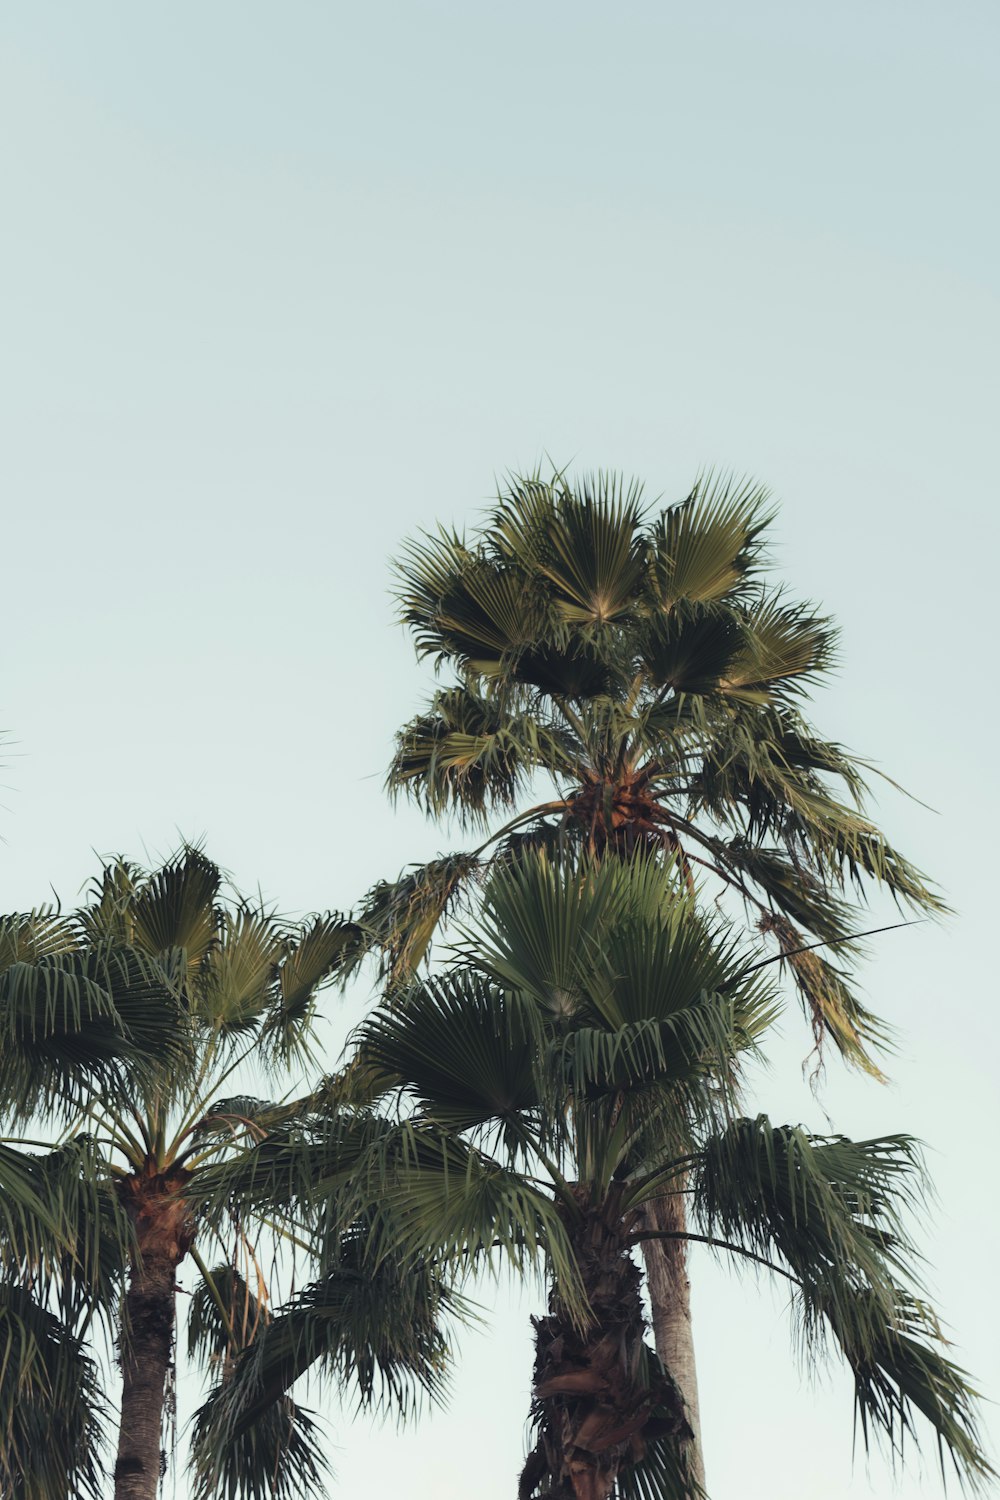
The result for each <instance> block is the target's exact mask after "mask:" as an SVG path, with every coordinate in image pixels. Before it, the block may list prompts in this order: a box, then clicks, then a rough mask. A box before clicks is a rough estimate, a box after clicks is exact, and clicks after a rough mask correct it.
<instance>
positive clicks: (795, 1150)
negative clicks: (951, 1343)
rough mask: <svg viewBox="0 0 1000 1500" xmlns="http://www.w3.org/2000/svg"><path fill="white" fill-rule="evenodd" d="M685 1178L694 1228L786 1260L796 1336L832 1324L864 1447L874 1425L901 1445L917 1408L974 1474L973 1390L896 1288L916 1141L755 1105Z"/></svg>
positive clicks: (924, 1314) (913, 1184) (917, 1184)
mask: <svg viewBox="0 0 1000 1500" xmlns="http://www.w3.org/2000/svg"><path fill="white" fill-rule="evenodd" d="M692 1185H693V1189H694V1206H695V1212H696V1215H697V1218H698V1219H699V1221H700V1223H701V1224H702V1225H703V1227H704V1228H705V1230H706V1232H707V1234H709V1235H710V1236H714V1235H718V1236H719V1237H720V1238H721V1239H723V1240H725V1241H726V1242H728V1243H730V1244H732V1245H736V1246H742V1247H744V1248H745V1249H747V1250H748V1251H750V1252H752V1253H753V1254H754V1255H757V1256H760V1257H763V1258H764V1259H770V1260H773V1259H778V1260H779V1261H780V1262H781V1263H783V1264H784V1265H786V1266H787V1267H788V1268H789V1270H790V1272H791V1273H792V1275H793V1277H794V1279H795V1280H796V1281H797V1283H798V1285H799V1293H798V1298H797V1304H798V1308H799V1312H800V1315H801V1319H802V1325H801V1326H802V1331H803V1334H804V1336H805V1338H806V1339H807V1341H809V1342H810V1343H813V1344H817V1345H821V1344H822V1341H823V1339H824V1337H825V1336H826V1335H827V1334H832V1336H833V1338H834V1341H835V1343H836V1344H837V1345H839V1348H840V1350H841V1353H842V1354H843V1355H844V1357H845V1358H846V1359H847V1361H848V1363H849V1364H850V1366H851V1369H852V1370H853V1372H854V1377H855V1394H856V1400H857V1406H858V1416H859V1420H860V1423H861V1429H862V1436H863V1438H864V1440H865V1442H866V1444H867V1442H868V1438H869V1429H870V1427H873V1428H876V1429H881V1431H882V1432H883V1433H884V1434H885V1435H886V1436H887V1437H888V1439H889V1441H890V1443H891V1444H892V1445H893V1446H894V1448H895V1449H896V1450H897V1451H901V1448H902V1443H903V1439H904V1437H905V1436H907V1435H908V1434H911V1433H912V1432H913V1418H914V1414H915V1413H916V1412H919V1413H921V1414H922V1415H923V1416H924V1417H925V1418H926V1419H927V1420H928V1422H929V1423H930V1424H931V1426H932V1428H933V1429H934V1431H935V1434H936V1436H937V1439H938V1441H939V1443H940V1444H941V1445H942V1452H943V1451H945V1450H947V1452H948V1453H949V1454H950V1456H951V1458H952V1460H953V1461H954V1463H955V1465H956V1467H957V1468H958V1470H959V1472H960V1473H961V1474H962V1475H963V1476H964V1477H965V1478H966V1479H968V1480H969V1481H970V1482H972V1483H973V1484H977V1483H980V1482H982V1481H985V1479H986V1478H987V1477H988V1476H989V1475H990V1473H991V1471H990V1469H989V1466H988V1464H987V1462H986V1460H985V1458H984V1457H983V1455H982V1452H981V1448H980V1443H979V1437H978V1433H977V1430H976V1423H975V1412H974V1405H975V1393H974V1392H973V1391H972V1389H971V1387H970V1386H969V1385H968V1383H967V1381H966V1378H965V1376H964V1375H963V1373H962V1372H961V1371H960V1370H958V1368H957V1367H956V1366H955V1365H953V1364H952V1363H951V1362H950V1361H949V1360H948V1359H946V1358H945V1356H944V1355H943V1354H942V1353H941V1352H940V1345H941V1342H942V1341H941V1337H940V1333H939V1331H938V1327H937V1323H936V1320H935V1319H934V1317H933V1314H932V1313H931V1312H930V1310H929V1308H928V1307H927V1305H926V1303H924V1302H923V1301H922V1300H921V1299H920V1297H919V1296H918V1295H915V1294H914V1292H913V1291H910V1290H907V1288H906V1285H905V1283H909V1284H910V1285H913V1284H915V1282H916V1275H915V1271H916V1265H917V1263H918V1259H919V1257H918V1256H917V1252H916V1250H915V1248H914V1246H913V1244H912V1241H911V1239H910V1236H909V1233H908V1230H907V1226H906V1217H907V1211H908V1210H909V1209H911V1208H918V1207H919V1206H920V1204H921V1201H922V1176H921V1168H920V1160H919V1155H918V1151H917V1147H916V1144H915V1142H914V1141H913V1140H912V1139H911V1138H910V1137H908V1136H887V1137H883V1138H881V1139H877V1140H869V1141H851V1140H848V1139H847V1138H846V1137H843V1136H827V1137H814V1136H809V1135H808V1134H807V1133H806V1132H805V1131H803V1130H801V1129H800V1128H798V1127H795V1126H787V1125H785V1126H773V1125H772V1124H771V1123H770V1121H769V1120H767V1118H766V1117H765V1116H763V1115H759V1116H758V1117H757V1118H756V1119H755V1120H737V1121H734V1122H733V1124H732V1125H731V1126H730V1127H729V1128H728V1129H727V1130H725V1131H723V1132H722V1133H721V1134H719V1135H718V1136H716V1137H715V1138H714V1139H710V1140H708V1141H706V1142H705V1143H704V1144H703V1146H702V1148H701V1151H700V1153H699V1156H698V1160H697V1165H696V1167H695V1170H694V1174H693V1183H692Z"/></svg>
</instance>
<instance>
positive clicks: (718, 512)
mask: <svg viewBox="0 0 1000 1500" xmlns="http://www.w3.org/2000/svg"><path fill="white" fill-rule="evenodd" d="M771 519H772V513H771V511H770V510H769V508H768V504H767V496H766V493H765V492H764V491H763V490H762V489H761V488H760V487H759V486H756V485H753V484H749V483H742V482H739V483H737V482H733V481H723V480H718V481H716V480H712V479H711V478H706V479H704V480H701V481H699V482H698V483H697V484H696V485H695V487H694V489H693V490H692V492H691V494H690V495H689V497H688V498H687V500H685V501H684V502H683V503H682V504H680V505H676V506H673V507H670V508H667V509H665V510H656V509H653V510H648V509H645V508H644V507H643V503H642V497H641V492H640V488H639V486H637V485H635V484H632V485H626V484H624V483H623V482H622V481H621V480H620V479H618V478H617V477H615V476H613V475H606V474H599V475H597V476H596V477H595V478H593V479H585V480H584V481H583V482H582V483H581V484H580V485H579V486H577V487H576V488H574V487H572V486H571V485H570V484H569V482H568V481H567V480H566V479H565V477H564V476H563V475H561V474H555V475H554V476H553V477H552V479H551V480H549V481H543V480H542V479H540V478H539V477H538V475H534V476H530V477H528V478H516V477H515V478H513V479H512V480H511V481H510V483H509V485H508V487H507V489H506V491H505V492H504V493H503V494H502V495H501V496H500V497H499V499H498V501H497V504H496V506H495V508H494V509H493V510H492V511H491V512H490V513H489V514H488V515H487V517H486V519H485V521H484V523H483V525H482V526H481V527H480V528H479V530H478V531H477V533H476V534H475V535H474V536H473V537H471V538H470V539H466V538H465V537H462V536H460V535H458V534H456V533H452V532H448V531H445V530H441V531H440V532H439V533H438V534H437V535H436V536H433V537H426V536H425V537H423V538H422V539H420V540H419V541H417V542H414V543H412V544H411V545H410V546H409V547H408V549H407V551H406V553H405V555H404V558H403V561H402V563H401V565H400V567H399V576H400V586H399V600H400V604H401V614H402V620H403V622H404V623H405V624H406V625H407V626H408V627H409V629H410V630H411V631H412V633H413V635H414V639H415V643H416V649H417V653H418V655H419V656H421V657H424V658H428V657H429V658H432V659H433V661H434V663H435V666H436V668H437V669H438V670H439V671H441V670H443V669H447V670H448V671H449V673H450V674H451V675H450V680H449V681H447V682H446V683H445V685H444V686H442V687H441V688H440V690H438V691H437V692H436V693H435V694H434V697H433V700H432V702H431V704H430V705H429V707H428V709H427V710H426V711H425V712H423V713H421V714H419V715H418V716H417V717H416V718H415V719H413V720H412V721H411V722H410V723H409V724H407V725H406V726H405V727H404V728H403V730H402V731H401V732H400V735H399V738H398V747H397V750H396V754H395V758H394V760H393V762H392V766H391V768H390V771H389V776H388V786H389V789H390V791H391V792H392V793H394V794H403V795H407V796H409V797H412V798H413V799H414V800H416V801H417V802H418V803H419V804H420V805H422V806H423V807H424V808H425V809H426V810H427V811H428V813H430V814H431V815H433V816H436V817H443V816H446V815H454V816H455V817H457V819H458V820H459V822H460V823H462V824H464V825H467V826H468V827H470V828H478V829H481V830H482V832H483V833H484V834H485V838H484V839H483V841H482V842H480V843H479V845H478V847H477V848H475V849H473V850H471V851H466V852H461V853H453V854H448V855H443V856H441V857H440V858H438V859H436V860H434V861H432V862H431V863H430V864H428V865H424V866H422V867H419V868H415V869H411V870H409V871H407V872H405V873H404V875H403V876H402V877H401V878H400V879H399V880H397V881H396V882H394V883H382V884H380V885H378V886H376V887H375V888H374V889H373V890H372V891H371V892H370V894H369V897H368V900H367V902H366V905H365V909H364V911H363V913H362V915H361V918H360V921H361V924H362V926H363V927H364V928H365V930H366V931H367V933H368V935H369V940H370V941H371V942H372V943H373V944H375V945H376V946H377V947H378V948H379V949H380V950H381V953H382V956H383V963H384V967H385V970H386V972H387V974H388V977H389V980H390V982H401V981H403V980H405V978H406V977H407V976H408V975H409V974H411V973H412V972H413V971H414V969H415V967H416V966H417V965H418V964H419V962H420V961H421V959H422V958H423V957H425V955H426V953H427V950H428V946H429V944H430V941H431V938H432V936H433V934H434V932H435V930H436V928H437V926H438V924H439V923H440V922H441V920H442V919H443V918H444V917H446V916H447V915H448V914H449V913H450V912H452V911H454V910H455V909H456V908H458V907H461V905H462V904H463V902H464V901H467V900H468V899H470V897H471V895H472V894H474V893H475V891H476V889H477V887H478V882H479V881H481V879H482V877H483V874H484V871H485V870H488V869H489V868H490V867H491V866H492V865H494V864H496V863H497V862H498V861H499V862H503V861H504V860H506V859H508V858H509V857H510V856H511V854H512V853H514V852H516V851H517V850H518V849H520V848H523V847H525V846H533V847H550V848H552V847H558V846H562V847H565V846H575V847H583V848H586V849H588V850H589V851H590V852H591V853H592V854H593V855H594V856H596V857H602V856H607V855H613V856H615V857H627V856H628V855H630V854H631V853H632V852H633V851H634V850H636V849H642V848H652V849H655V850H658V851H660V852H661V853H663V854H665V855H669V856H671V857H674V858H677V859H679V860H680V862H681V867H682V869H683V870H684V872H685V875H686V877H687V878H688V880H689V881H693V879H694V876H695V874H696V873H697V872H705V873H706V874H707V876H708V877H709V880H710V882H714V883H715V884H716V885H717V886H719V887H721V889H722V890H723V891H726V892H728V893H729V894H730V897H731V898H735V899H736V900H737V901H739V902H741V903H742V904H743V907H744V909H745V911H746V912H747V913H748V914H749V915H750V917H751V919H752V920H753V922H754V923H755V925H756V926H757V927H758V928H759V929H760V931H761V932H763V933H766V934H768V935H769V936H770V937H771V938H772V939H774V940H775V941H776V943H777V948H778V951H779V952H780V953H781V954H782V955H783V958H784V960H785V963H784V965H783V966H784V967H786V968H787V969H788V970H789V971H790V973H791V976H792V978H793V980H794V983H795V985H796V987H797V989H798V992H799V995H800V998H801V1000H802V1002H803V1004H804V1007H805V1010H806V1013H807V1015H808V1017H809V1019H810V1022H811V1025H812V1030H813V1035H814V1038H815V1043H816V1047H817V1050H818V1052H819V1055H820V1058H821V1057H822V1053H821V1051H819V1049H821V1047H822V1044H823V1042H824V1041H825V1040H827V1039H829V1040H831V1041H832V1042H833V1044H834V1045H835V1046H836V1047H837V1049H838V1050H839V1051H840V1052H841V1054H843V1056H844V1057H845V1058H846V1059H847V1060H848V1061H849V1062H850V1063H853V1064H855V1065H858V1066H860V1067H862V1068H864V1069H866V1070H867V1071H869V1072H870V1073H872V1074H874V1075H876V1076H881V1075H880V1073H879V1069H878V1065H877V1061H876V1059H875V1056H874V1055H873V1053H874V1052H875V1051H876V1050H877V1049H878V1047H879V1045H880V1044H881V1043H883V1042H884V1040H885V1039H886V1029H885V1027H884V1026H883V1024H882V1023H881V1022H880V1021H879V1020H878V1019H877V1018H876V1017H875V1016H874V1015H872V1013H871V1012H870V1011H869V1010H868V1009H866V1007H865V1006H864V1005H863V1004H862V1003H861V1002H860V1000H859V999H858V998H857V996H856V994H855V993H854V992H853V990H852V987H851V977H850V973H849V969H848V966H847V962H846V960H845V957H844V955H845V953H846V947H845V944H846V943H847V941H848V940H849V939H850V938H851V936H852V934H854V933H856V931H857V929H858V926H859V925H861V924H860V923H859V919H858V917H857V914H856V912H855V909H854V906H853V900H854V898H855V897H863V896H864V895H865V894H866V892H867V890H868V889H869V888H871V887H875V886H882V887H884V888H885V889H886V890H888V891H889V892H890V893H891V895H892V896H893V898H894V899H895V900H896V901H897V902H898V903H902V904H903V905H904V906H909V907H912V908H916V909H917V910H919V911H932V912H933V911H939V910H941V909H942V908H941V903H940V901H939V899H938V897H937V896H936V895H935V893H934V892H933V890H932V889H931V888H930V887H929V886H928V884H927V882H926V880H925V879H924V877H923V876H922V875H921V874H920V872H919V871H918V870H916V869H915V868H914V866H913V865H912V864H910V863H909V862H908V861H907V860H906V859H905V858H904V857H903V856H902V855H901V854H900V853H899V852H898V851H897V850H896V849H894V848H893V847H892V846H891V845H890V844H889V843H888V842H887V841H886V839H885V838H884V837H883V835H882V834H881V832H880V831H879V829H878V828H877V827H876V825H875V824H874V823H873V822H872V821H871V819H870V817H869V816H868V815H867V813H866V811H865V802H866V791H867V789H866V784H865V779H864V778H865V773H866V771H867V770H868V769H870V768H868V767H866V766H865V765H864V763H863V762H860V761H859V760H858V759H857V758H855V757H853V756H851V755H849V754H848V753H847V752H846V751H845V750H844V749H843V748H842V747H840V746H839V745H837V744H835V743H833V742H831V741H828V740H825V739H822V738H821V737H820V736H819V735H818V734H817V733H816V732H815V731H814V730H813V729H812V728H811V726H810V725H809V724H808V722H807V721H806V719H805V718H804V716H803V713H802V706H801V705H802V700H803V698H804V696H805V694H806V693H807V691H808V690H809V689H810V688H811V687H812V686H813V685H814V684H815V683H816V682H817V681H819V680H820V679H821V678H822V676H823V674H824V673H825V672H826V671H827V670H828V669H829V667H830V665H831V662H832V661H833V653H834V646H835V632H834V630H833V628H832V626H831V623H830V621H829V620H827V619H825V618H822V617H820V616H819V615H818V614H817V613H816V612H815V611H814V610H813V609H812V608H810V607H808V606H804V605H802V604H798V603H795V602H793V601H791V600H790V599H789V598H788V597H787V596H786V595H785V594H784V593H783V592H782V591H781V590H780V589H776V588H774V587H773V586H771V585H770V583H769V581H768V578H767V574H766V569H765V562H766V558H765V552H764V546H765V541H766V535H767V528H768V526H769V524H770V521H771ZM535 782H540V783H541V785H542V789H543V790H542V792H541V796H540V798H539V797H538V793H535V796H536V798H538V800H535V801H532V798H531V795H530V789H531V788H532V787H533V786H534V784H535ZM838 787H839V789H840V790H839V792H838V790H837V788H838ZM501 818H502V821H500V826H497V822H498V820H499V819H501ZM818 947H826V948H827V950H828V951H829V950H831V949H832V951H833V953H834V955H835V956H836V958H837V961H836V962H834V961H833V960H832V959H831V958H830V957H829V956H827V954H824V953H821V952H819V951H817V949H818ZM648 1212H649V1214H650V1215H651V1217H652V1218H653V1219H654V1220H655V1223H656V1227H657V1228H658V1229H659V1230H660V1231H662V1232H663V1233H664V1235H668V1234H669V1235H671V1236H673V1235H676V1234H680V1233H681V1232H682V1231H683V1228H684V1220H683V1212H684V1200H683V1199H682V1198H679V1197H678V1198H676V1199H672V1200H667V1201H666V1202H664V1203H660V1204H657V1205H654V1206H652V1207H651V1208H650V1209H649V1211H648ZM647 1268H648V1274H649V1278H650V1283H651V1288H652V1297H653V1307H654V1322H655V1330H656V1341H657V1348H658V1350H659V1353H660V1356H661V1358H662V1359H663V1361H664V1362H665V1363H666V1364H667V1365H668V1367H669V1368H670V1369H671V1370H672V1371H673V1372H674V1374H675V1376H676V1377H677V1379H678V1380H679V1382H680V1384H681V1387H682V1389H683V1390H684V1392H685V1395H686V1398H687V1402H688V1407H689V1414H690V1416H691V1420H692V1425H693V1426H694V1428H695V1429H696V1430H697V1427H698V1413H697V1385H696V1378H695V1364H694V1348H693V1343H692V1339H691V1325H690V1298H689V1287H688V1281H687V1272H686V1265H685V1254H684V1249H683V1241H682V1240H680V1239H676V1238H670V1239H664V1241H663V1242H662V1248H660V1247H656V1248H654V1249H653V1250H652V1251H651V1252H650V1253H648V1254H647Z"/></svg>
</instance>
